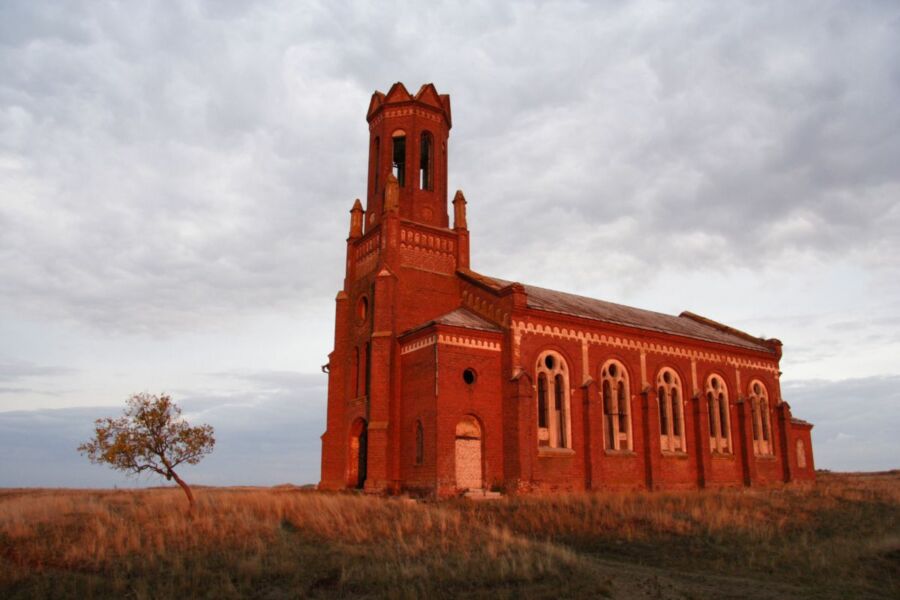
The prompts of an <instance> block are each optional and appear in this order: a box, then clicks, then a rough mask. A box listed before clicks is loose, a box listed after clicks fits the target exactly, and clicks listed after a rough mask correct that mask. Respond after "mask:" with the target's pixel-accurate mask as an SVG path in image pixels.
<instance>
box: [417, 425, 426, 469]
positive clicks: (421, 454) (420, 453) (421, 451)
mask: <svg viewBox="0 0 900 600" xmlns="http://www.w3.org/2000/svg"><path fill="white" fill-rule="evenodd" d="M424 460H425V430H424V429H422V421H416V464H417V465H421V464H422V462H424Z"/></svg>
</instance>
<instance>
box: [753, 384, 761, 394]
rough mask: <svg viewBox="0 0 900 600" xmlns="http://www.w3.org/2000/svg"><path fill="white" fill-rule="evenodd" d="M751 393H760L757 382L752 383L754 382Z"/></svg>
mask: <svg viewBox="0 0 900 600" xmlns="http://www.w3.org/2000/svg"><path fill="white" fill-rule="evenodd" d="M753 393H754V394H756V395H759V393H760V388H759V384H758V383H754V384H753Z"/></svg>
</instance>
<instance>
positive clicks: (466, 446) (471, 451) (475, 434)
mask: <svg viewBox="0 0 900 600" xmlns="http://www.w3.org/2000/svg"><path fill="white" fill-rule="evenodd" d="M456 487H457V488H458V489H460V490H480V489H482V488H483V487H484V480H483V474H482V465H481V426H480V425H479V424H478V421H476V420H475V418H474V417H464V418H463V419H462V420H461V421H460V422H459V423H457V425H456Z"/></svg>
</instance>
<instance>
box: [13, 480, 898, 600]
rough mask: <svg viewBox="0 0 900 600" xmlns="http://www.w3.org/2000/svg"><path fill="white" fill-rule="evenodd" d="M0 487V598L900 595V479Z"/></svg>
mask: <svg viewBox="0 0 900 600" xmlns="http://www.w3.org/2000/svg"><path fill="white" fill-rule="evenodd" d="M196 495H197V501H198V508H199V510H198V511H196V512H195V513H194V514H187V513H186V511H185V503H184V500H183V497H182V496H181V492H180V491H178V490H176V489H155V490H140V491H84V490H81V491H79V490H0V597H4V598H6V597H22V598H32V597H47V598H60V597H63V598H66V597H79V598H87V597H98V598H99V597H132V598H169V597H210V598H231V597H234V598H237V597H267V598H281V597H285V598H292V597H335V596H348V595H349V596H361V595H370V596H373V597H409V598H415V597H425V596H434V597H452V596H469V597H478V596H483V597H489V596H490V597H494V596H508V597H518V596H531V597H551V596H554V595H561V596H567V595H568V596H582V595H586V594H589V595H592V596H597V595H602V594H607V593H610V586H609V585H608V581H609V577H610V572H609V571H610V570H609V566H608V565H609V561H610V560H615V561H621V563H622V564H623V565H626V564H633V563H641V564H645V565H651V566H654V567H657V568H659V569H660V573H679V572H684V571H690V572H695V573H705V572H715V573H719V574H724V575H731V576H738V575H740V576H742V577H752V578H756V579H757V580H759V581H761V582H763V583H762V584H761V585H765V581H766V580H768V579H772V580H777V581H783V582H791V583H794V584H799V585H801V586H804V587H803V589H808V590H810V591H811V593H812V592H815V593H817V594H821V595H824V596H831V597H838V596H840V595H855V596H871V597H879V596H881V595H882V594H884V596H883V597H891V595H892V594H893V595H894V597H897V596H900V587H898V586H900V584H898V581H900V474H898V473H892V474H882V475H830V474H823V475H822V476H821V477H820V480H819V483H818V484H817V485H816V486H815V487H814V488H811V489H801V488H785V489H769V490H756V489H751V490H745V489H739V490H721V491H700V492H696V491H691V492H677V493H676V492H664V493H627V494H625V493H623V494H613V493H608V494H606V493H604V494H580V495H562V496H556V497H521V498H512V499H504V500H501V501H494V502H482V503H473V502H468V501H452V502H442V503H416V502H412V501H405V500H401V499H385V498H376V497H365V496H358V495H350V494H347V495H343V494H325V493H317V492H304V491H297V490H295V489H279V488H273V489H218V488H207V489H203V488H201V489H198V490H196Z"/></svg>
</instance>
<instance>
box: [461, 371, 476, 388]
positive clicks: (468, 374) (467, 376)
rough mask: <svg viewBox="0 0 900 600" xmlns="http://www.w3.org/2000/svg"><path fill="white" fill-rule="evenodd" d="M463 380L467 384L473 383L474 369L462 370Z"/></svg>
mask: <svg viewBox="0 0 900 600" xmlns="http://www.w3.org/2000/svg"><path fill="white" fill-rule="evenodd" d="M463 381H465V382H466V384H468V385H472V384H473V383H475V369H466V370H465V371H463Z"/></svg>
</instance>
